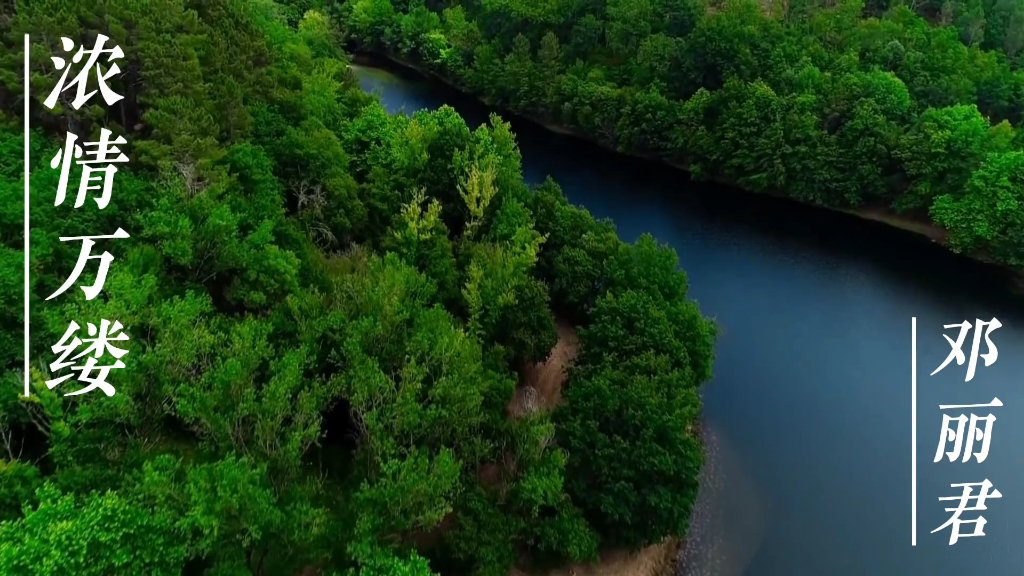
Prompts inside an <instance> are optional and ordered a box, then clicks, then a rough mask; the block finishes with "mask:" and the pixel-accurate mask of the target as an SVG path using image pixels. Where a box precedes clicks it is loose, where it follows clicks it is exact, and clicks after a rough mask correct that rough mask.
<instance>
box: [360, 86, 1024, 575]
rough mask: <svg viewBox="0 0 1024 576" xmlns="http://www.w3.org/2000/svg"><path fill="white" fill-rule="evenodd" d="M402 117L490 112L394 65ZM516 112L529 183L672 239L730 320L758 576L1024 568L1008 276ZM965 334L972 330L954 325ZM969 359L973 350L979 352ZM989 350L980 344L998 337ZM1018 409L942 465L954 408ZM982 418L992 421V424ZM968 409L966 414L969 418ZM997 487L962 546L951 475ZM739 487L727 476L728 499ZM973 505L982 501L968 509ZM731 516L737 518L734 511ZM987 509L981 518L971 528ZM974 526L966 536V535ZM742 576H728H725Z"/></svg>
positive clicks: (710, 308) (706, 307) (732, 523)
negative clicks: (758, 524) (754, 504)
mask: <svg viewBox="0 0 1024 576" xmlns="http://www.w3.org/2000/svg"><path fill="white" fill-rule="evenodd" d="M357 74H358V76H359V78H360V82H361V84H362V85H363V87H364V89H366V90H375V91H377V92H378V93H379V94H380V95H381V99H382V101H383V103H384V104H385V106H386V107H387V108H388V109H389V110H390V111H392V112H398V111H399V110H402V109H404V110H405V111H407V112H411V111H415V110H418V109H422V108H429V109H434V108H437V107H439V106H441V105H444V104H448V105H451V106H453V107H454V108H455V109H456V110H458V111H459V112H460V113H461V114H462V115H463V117H464V118H466V120H467V123H468V124H469V125H470V126H471V127H475V126H477V125H478V124H480V123H481V122H483V121H484V120H485V119H486V117H487V114H489V113H490V111H489V110H488V109H486V108H485V107H483V106H482V105H480V104H478V103H476V102H475V101H473V100H471V99H469V98H467V97H465V96H463V95H460V94H458V93H457V92H455V91H453V90H451V89H449V88H447V87H445V86H442V85H439V84H437V83H433V82H428V81H425V80H423V79H420V78H418V77H415V76H409V75H408V74H403V73H400V72H399V71H397V70H391V71H384V70H381V69H369V68H357ZM511 120H512V126H513V130H514V131H515V133H516V135H517V137H518V141H519V145H520V148H521V151H522V155H523V165H524V172H525V176H526V178H527V180H528V181H530V182H539V181H541V180H542V179H543V178H544V177H545V176H546V175H548V174H550V175H551V176H552V177H554V178H555V179H556V180H557V181H558V182H559V184H561V186H562V189H563V190H564V192H565V194H566V196H567V197H568V198H569V200H570V201H571V202H573V203H574V204H577V205H582V206H585V207H586V208H587V209H589V210H590V211H591V212H592V213H593V214H594V215H595V216H598V217H609V218H612V219H613V220H614V221H615V223H616V225H617V227H618V230H619V234H620V235H621V237H622V238H623V239H625V240H627V241H632V240H634V239H635V238H637V237H638V236H639V235H640V234H642V233H644V232H650V233H652V234H653V235H654V236H655V237H656V238H657V239H658V240H659V241H661V242H664V243H667V244H668V245H670V246H672V247H673V248H674V249H675V250H676V252H677V253H678V254H679V260H680V264H681V266H682V268H683V269H685V270H686V272H687V274H688V276H689V278H690V285H691V291H690V294H691V296H692V297H693V298H694V299H696V300H697V301H698V302H699V304H700V306H701V309H702V310H703V311H704V313H705V314H707V315H709V316H712V317H714V318H715V319H716V321H717V322H718V323H719V324H720V326H721V328H722V330H723V333H722V336H721V338H720V341H719V344H718V347H717V360H716V363H715V369H714V372H715V376H714V379H713V380H712V381H711V382H709V383H708V384H707V385H706V387H705V391H704V400H705V418H706V419H707V421H708V422H709V423H710V424H711V425H712V426H714V428H715V430H717V433H718V434H720V435H722V436H723V437H725V438H727V439H728V443H729V445H730V446H732V449H733V450H734V451H735V455H736V457H737V459H738V460H739V461H740V462H741V463H742V467H743V469H744V470H745V474H747V475H749V477H750V479H751V481H752V483H753V485H754V487H755V490H756V493H757V497H758V500H759V501H760V503H761V506H762V508H763V518H762V519H761V520H763V521H764V522H765V530H764V531H763V535H762V536H761V537H758V538H757V539H756V540H751V539H750V538H749V536H740V535H745V534H747V533H749V530H745V529H746V528H747V527H746V526H744V524H745V523H746V522H754V521H755V519H754V518H753V517H752V516H751V517H749V518H744V517H743V515H731V516H730V518H729V519H728V522H727V527H726V532H728V533H729V535H727V538H728V537H733V536H732V535H733V534H734V535H736V536H735V537H737V538H740V537H742V538H746V541H744V542H741V543H739V545H740V546H741V547H742V546H748V547H750V548H751V551H750V557H751V558H752V560H750V561H749V562H745V563H744V564H745V565H744V566H743V567H742V569H741V570H740V571H739V572H738V573H739V574H744V575H746V576H804V575H806V576H863V575H890V574H892V575H906V574H928V575H930V576H944V575H950V576H952V575H957V576H962V575H965V574H966V575H971V576H974V575H1004V574H1005V575H1010V574H1024V443H1021V442H1019V441H1018V440H1019V439H1021V438H1024V355H1022V354H1021V351H1022V350H1024V308H1022V306H1021V301H1022V300H1021V299H1019V297H1014V296H1012V295H1011V293H1010V291H1009V290H1008V287H1007V286H1006V282H1004V281H1003V278H1002V276H1001V275H1000V274H998V273H997V272H996V271H993V270H991V269H990V268H988V267H986V266H982V265H979V264H976V263H973V262H970V261H967V260H966V259H963V258H959V257H955V256H953V255H951V254H948V253H947V252H946V251H945V250H944V249H942V248H940V247H938V246H936V245H933V244H931V243H930V242H928V241H926V240H924V239H922V238H919V237H916V236H914V235H911V234H909V233H905V232H902V231H898V230H893V229H890V228H888V227H886V226H884V225H881V224H876V223H871V222H866V221H861V220H858V219H855V218H851V217H848V216H845V215H840V214H834V213H831V212H825V211H821V210H817V209H812V208H808V207H804V206H798V205H794V204H791V203H788V202H784V201H780V200H776V199H769V198H763V197H759V196H755V195H751V194H746V193H742V192H737V191H735V190H732V189H728V188H725V187H721V186H717V185H710V184H698V183H693V182H690V181H689V180H688V178H687V177H686V175H685V174H682V173H680V172H678V171H673V170H670V169H667V168H662V167H659V166H654V165H652V164H650V163H646V162H642V161H637V160H631V159H628V158H624V157H622V156H618V155H615V154H612V153H608V152H605V151H603V150H601V149H599V148H597V147H595V146H592V145H589V144H587V143H584V142H581V141H579V140H575V139H573V138H569V137H565V136H560V135H557V134H552V133H550V132H548V131H545V130H543V129H540V128H538V127H536V126H534V125H532V124H530V123H528V122H524V121H518V120H515V119H511ZM912 317H916V318H917V326H918V341H917V354H918V403H917V410H918V427H917V432H918V443H917V449H918V455H917V467H918V501H917V506H918V518H917V521H918V526H917V546H916V547H912V546H911V485H912V482H911V461H912V459H911V444H912V442H911V433H912V427H911V350H912V346H911V318H912ZM993 317H997V318H998V319H999V320H1000V322H1002V324H1003V327H1002V328H1000V329H998V330H996V331H995V332H993V333H992V339H993V341H994V342H995V344H996V346H997V347H998V350H999V359H998V361H997V362H996V363H995V364H994V365H992V366H990V367H984V366H983V362H982V361H981V360H980V359H979V361H978V369H977V374H976V375H975V377H974V379H973V380H972V381H971V382H969V383H965V382H964V378H965V374H966V368H967V366H966V364H965V365H964V366H957V365H956V363H955V362H954V363H953V364H951V365H950V366H948V367H947V368H946V369H945V370H943V371H942V372H940V373H939V374H937V375H935V376H931V377H930V376H928V374H929V373H930V372H932V370H934V369H935V368H936V367H937V366H938V365H939V364H941V363H942V361H943V360H944V359H945V357H946V356H947V355H948V354H949V352H950V346H949V344H947V343H946V341H945V340H944V339H943V337H942V334H943V328H942V326H943V325H944V324H955V323H960V322H962V321H963V320H965V319H969V320H971V321H972V322H973V321H974V319H975V318H980V319H983V320H990V319H991V318H993ZM946 333H947V334H949V335H950V337H951V338H953V339H954V340H955V338H956V335H957V331H956V329H953V330H949V331H946ZM965 349H966V351H967V353H968V354H969V353H970V338H968V343H967V344H966V345H965ZM981 351H982V352H984V351H985V349H984V341H983V343H982V350H981ZM994 396H997V397H998V398H999V399H1000V400H1002V402H1003V403H1004V407H1002V408H995V409H992V410H991V412H992V413H993V414H995V415H996V417H997V418H998V420H997V422H996V423H995V425H994V426H993V440H992V444H991V449H990V453H989V457H988V459H987V460H986V461H985V462H984V463H981V464H978V463H976V462H974V460H972V461H971V462H970V463H961V462H959V460H958V461H957V462H953V463H950V462H948V461H945V460H944V461H943V462H941V463H933V462H932V458H933V456H934V454H935V451H936V448H937V446H938V440H939V433H940V429H941V422H942V412H941V411H940V410H939V408H938V405H939V404H981V403H987V402H989V401H990V400H992V398H993V397H994ZM989 411H990V410H989V409H983V410H981V411H979V416H984V415H986V414H988V413H989ZM958 414H959V412H955V413H952V414H951V415H953V416H956V415H958ZM986 478H987V479H989V480H990V481H991V482H992V483H993V484H994V486H995V488H996V489H997V490H999V491H1000V492H1001V493H1002V498H1000V499H996V500H988V501H987V503H986V506H987V507H988V510H986V511H984V512H980V514H982V515H983V516H984V517H985V518H986V519H987V520H988V524H987V526H986V527H985V532H986V536H985V537H982V538H966V539H961V540H960V541H959V542H957V543H956V545H954V546H950V545H949V544H948V540H949V529H948V528H947V529H946V530H944V531H943V532H941V533H936V534H930V532H931V531H932V530H933V529H935V528H937V527H938V526H939V525H941V524H943V523H944V522H945V521H946V520H947V519H948V518H949V516H950V513H947V512H944V511H943V508H946V507H950V506H954V505H955V504H956V503H955V502H953V503H950V502H939V500H938V498H939V497H943V496H954V495H959V494H960V492H961V491H960V489H954V488H951V487H950V486H949V485H950V484H952V483H962V482H981V481H982V480H984V479H986ZM731 481H732V480H731V479H730V478H725V479H724V482H725V484H726V488H725V491H726V492H727V493H728V490H729V488H728V485H729V483H730V482H731ZM972 505H973V503H972ZM723 514H724V512H723ZM978 514H979V512H965V513H964V514H963V516H962V518H963V519H965V520H967V519H974V518H977V515H978ZM972 531H973V525H964V526H963V528H962V532H967V533H970V532H972ZM728 576H732V575H728Z"/></svg>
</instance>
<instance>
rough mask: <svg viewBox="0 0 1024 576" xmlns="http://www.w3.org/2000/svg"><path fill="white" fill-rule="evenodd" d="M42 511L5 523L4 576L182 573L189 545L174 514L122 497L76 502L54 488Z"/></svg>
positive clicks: (0, 537)
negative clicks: (10, 575) (186, 549)
mask: <svg viewBox="0 0 1024 576" xmlns="http://www.w3.org/2000/svg"><path fill="white" fill-rule="evenodd" d="M38 497H39V506H38V507H37V508H35V509H32V508H28V509H26V510H25V517H24V518H22V519H20V520H18V521H16V522H4V523H2V524H0V542H3V543H4V545H3V546H0V572H2V573H4V574H54V575H58V574H60V575H64V574H66V575H68V576H71V575H73V574H74V575H79V574H81V575H83V576H91V575H95V576H106V575H109V574H154V575H165V574H166V575H168V576H170V575H173V574H180V573H181V569H182V567H183V564H184V560H185V544H184V543H183V542H182V540H181V538H180V532H178V531H177V529H176V526H175V524H176V519H175V515H174V513H173V512H171V511H170V510H163V509H153V508H146V507H143V506H140V505H139V504H138V503H136V502H133V501H131V500H130V499H128V498H125V497H124V496H122V495H120V494H118V493H116V492H107V493H105V494H95V493H94V494H91V495H88V496H85V497H84V498H80V499H79V498H76V497H75V496H74V495H71V494H61V492H60V490H58V489H57V488H56V487H54V486H52V485H49V484H48V485H46V486H44V487H43V488H40V490H39V493H38Z"/></svg>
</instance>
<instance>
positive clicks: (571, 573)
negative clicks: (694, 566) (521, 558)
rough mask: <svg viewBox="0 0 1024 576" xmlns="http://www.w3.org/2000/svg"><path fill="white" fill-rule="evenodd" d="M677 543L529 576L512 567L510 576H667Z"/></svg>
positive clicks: (616, 553)
mask: <svg viewBox="0 0 1024 576" xmlns="http://www.w3.org/2000/svg"><path fill="white" fill-rule="evenodd" d="M678 549H679V541H678V540H676V539H674V538H671V539H668V540H666V541H665V542H662V543H661V544H655V545H654V546H648V547H647V548H644V549H642V550H639V551H637V552H632V553H629V552H625V551H620V550H615V551H610V552H607V553H604V554H601V559H600V561H598V562H597V563H595V564H573V565H571V566H564V567H561V568H555V569H551V570H548V571H546V572H538V573H535V574H531V573H529V572H524V571H523V570H520V569H519V568H514V569H513V570H512V573H511V574H510V576H668V575H669V574H672V573H673V572H674V567H675V556H676V552H677V550H678Z"/></svg>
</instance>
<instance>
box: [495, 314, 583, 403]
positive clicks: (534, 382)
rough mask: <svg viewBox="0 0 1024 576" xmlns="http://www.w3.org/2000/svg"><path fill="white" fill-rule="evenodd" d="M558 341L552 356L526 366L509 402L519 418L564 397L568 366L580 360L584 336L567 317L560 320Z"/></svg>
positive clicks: (552, 350)
mask: <svg viewBox="0 0 1024 576" xmlns="http://www.w3.org/2000/svg"><path fill="white" fill-rule="evenodd" d="M557 328H558V342H556V343H555V347H554V348H552V349H551V353H550V354H549V355H548V359H547V360H545V361H544V362H541V363H538V364H531V365H529V366H527V367H526V368H524V369H523V379H522V381H521V382H520V385H519V386H518V387H517V388H516V392H515V394H514V395H513V396H512V400H510V401H509V403H508V413H509V416H511V417H512V418H518V417H520V416H522V415H523V414H528V413H530V412H533V411H536V410H544V411H549V410H551V409H553V408H554V407H555V405H556V404H558V401H559V400H561V399H562V385H563V384H565V379H566V375H567V374H566V370H567V369H568V368H569V366H571V365H572V363H573V361H574V360H576V354H577V353H578V352H579V347H580V340H579V338H578V337H577V336H576V330H575V329H573V327H572V326H571V325H570V324H569V323H568V322H565V321H562V320H559V321H558V326H557Z"/></svg>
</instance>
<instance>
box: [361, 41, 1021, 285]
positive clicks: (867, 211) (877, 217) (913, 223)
mask: <svg viewBox="0 0 1024 576" xmlns="http://www.w3.org/2000/svg"><path fill="white" fill-rule="evenodd" d="M351 59H352V62H353V64H355V65H361V66H366V67H380V66H381V65H382V64H385V65H386V64H391V65H394V66H396V67H399V68H401V69H404V70H408V71H410V72H412V73H415V74H416V75H418V76H421V77H423V78H427V79H429V80H432V81H436V82H439V83H441V84H443V85H445V86H447V87H449V88H451V89H453V90H456V91H458V92H460V93H462V94H466V95H467V96H470V97H472V98H474V99H475V100H477V101H478V102H481V103H482V104H484V105H486V106H488V107H491V108H495V109H497V110H500V111H501V112H502V113H503V114H506V115H509V116H513V117H516V118H519V119H522V120H524V121H526V122H529V123H531V124H534V125H536V126H540V127H543V128H544V129H546V130H548V131H550V132H553V133H557V134H560V135H563V136H567V137H570V138H574V139H578V140H580V141H582V142H587V143H590V144H594V145H597V146H600V147H601V148H604V149H606V150H610V151H612V152H615V153H617V154H622V155H624V156H628V157H632V158H637V159H640V160H644V161H647V162H656V163H658V164H661V165H664V166H669V167H671V168H673V169H676V170H681V171H683V172H686V173H687V174H689V170H688V168H687V167H686V166H685V165H682V164H679V163H676V162H670V161H666V160H664V159H662V158H658V157H655V156H650V155H644V154H639V153H635V152H629V151H622V150H618V149H616V148H614V147H612V146H608V145H607V144H605V143H602V142H599V141H597V140H594V139H593V138H590V137H588V136H587V135H585V134H583V133H580V132H578V131H575V130H572V129H570V128H567V127H565V126H560V125H557V124H552V123H549V122H545V121H543V120H541V119H538V118H534V117H531V116H529V115H526V114H522V113H519V112H516V111H514V110H510V109H508V108H506V107H503V106H499V105H496V104H494V103H492V102H488V101H487V100H486V99H483V98H480V97H478V96H476V95H475V94H472V93H469V92H467V91H466V90H465V89H464V88H463V87H461V86H459V85H458V84H456V83H455V82H453V81H451V80H450V79H449V78H447V77H445V76H444V75H442V74H439V73H437V72H434V71H432V70H430V69H428V68H426V67H423V66H420V65H418V64H414V63H411V62H408V61H405V60H402V59H401V58H398V57H396V56H394V55H392V54H387V53H382V52H361V51H357V52H355V53H354V54H352V55H351ZM710 181H712V182H715V183H717V184H722V185H725V186H730V187H733V188H738V189H742V187H739V186H737V185H736V183H735V182H730V181H728V180H725V179H720V178H714V179H710ZM759 194H761V195H765V196H771V197H774V198H777V199H779V200H780V201H786V202H792V203H794V204H800V205H803V206H811V207H813V208H817V209H821V210H826V211H829V212H833V213H842V214H845V215H848V216H853V217H856V218H858V219H861V220H867V221H871V222H877V223H879V224H884V225H886V226H889V227H891V228H896V229H899V230H903V231H905V232H909V233H911V234H914V235H916V236H919V237H923V238H927V239H928V240H929V241H931V242H933V243H936V244H939V245H941V246H944V247H947V248H948V244H947V234H946V230H945V229H944V228H942V227H941V226H939V225H937V224H934V223H931V222H926V221H923V220H920V219H917V218H910V217H906V216H901V215H898V214H894V213H892V212H890V211H888V210H886V209H885V208H884V207H862V208H833V207H828V206H820V205H810V204H806V203H803V202H800V201H798V200H795V199H793V198H789V197H787V196H785V195H784V194H781V193H770V192H769V193H764V192H762V193H759ZM960 255H961V256H964V257H967V258H969V259H972V260H975V261H978V262H981V263H983V264H986V265H989V266H992V267H995V268H997V269H999V270H1000V271H1002V272H1004V273H1005V274H1006V275H1007V277H1008V279H1009V280H1010V281H1011V283H1012V284H1013V286H1014V288H1015V290H1016V291H1024V269H1015V268H1011V267H1009V266H1006V265H1003V264H999V263H997V262H995V261H993V260H991V259H990V258H988V257H986V256H985V255H984V254H970V253H962V254H960Z"/></svg>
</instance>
